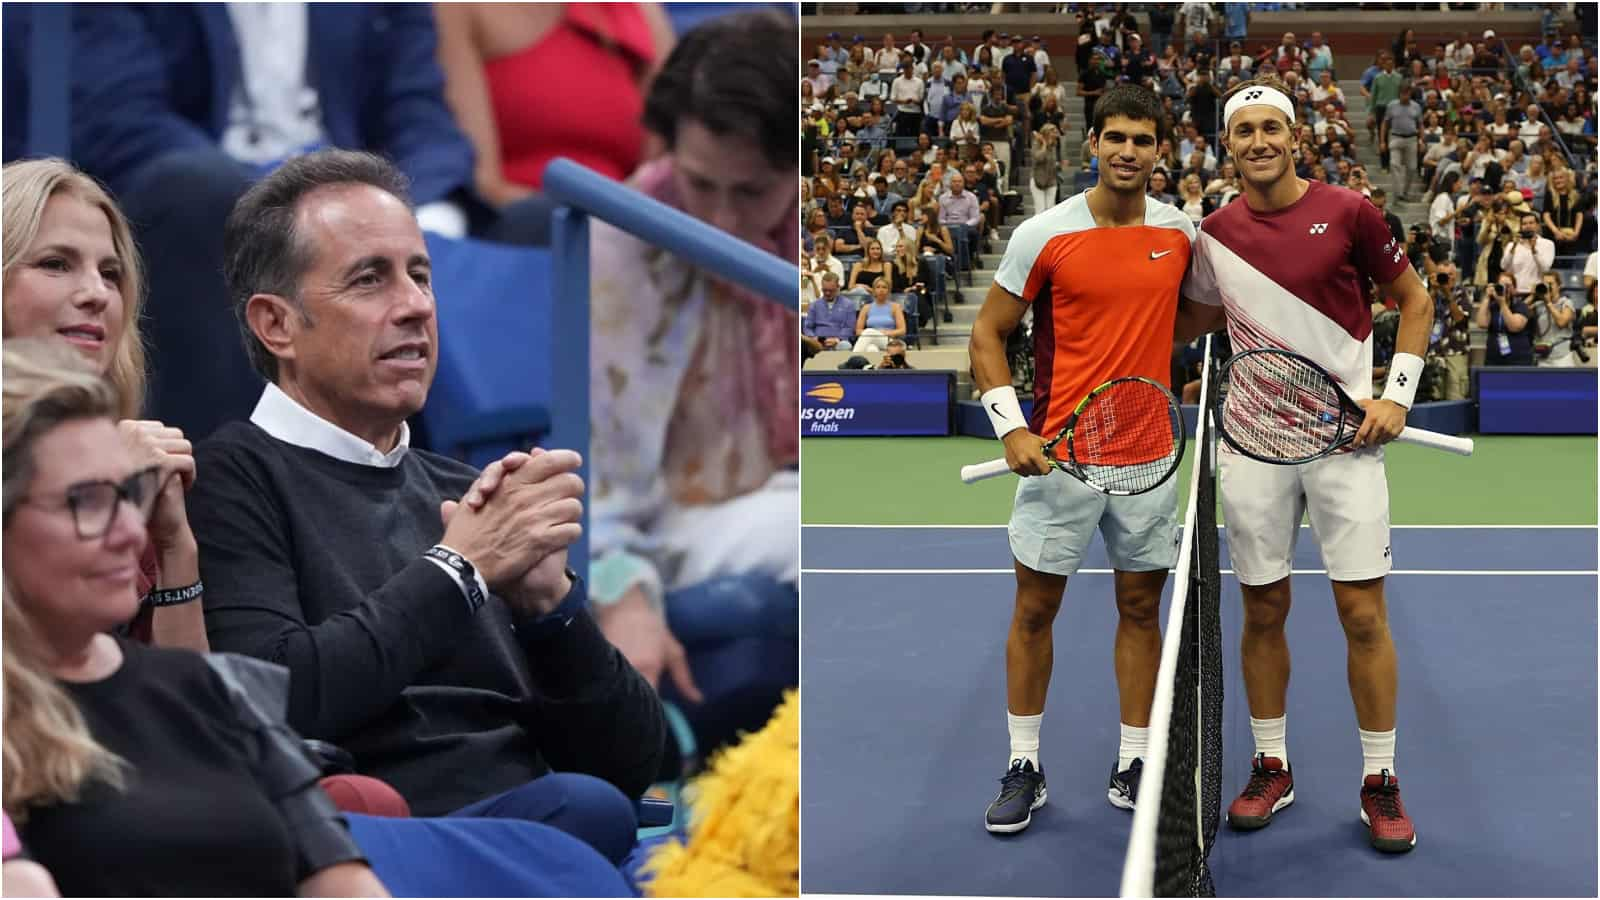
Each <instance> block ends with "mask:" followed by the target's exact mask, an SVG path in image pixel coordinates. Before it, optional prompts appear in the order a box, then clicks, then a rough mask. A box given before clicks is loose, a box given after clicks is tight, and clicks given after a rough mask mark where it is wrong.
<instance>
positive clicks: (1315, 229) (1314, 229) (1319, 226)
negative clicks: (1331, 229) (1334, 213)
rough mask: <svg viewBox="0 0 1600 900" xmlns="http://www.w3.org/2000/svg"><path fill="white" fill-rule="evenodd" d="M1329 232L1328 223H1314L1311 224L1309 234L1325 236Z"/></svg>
mask: <svg viewBox="0 0 1600 900" xmlns="http://www.w3.org/2000/svg"><path fill="white" fill-rule="evenodd" d="M1327 230H1328V223H1327V222H1313V223H1312V224H1311V228H1309V229H1308V233H1310V234H1323V233H1324V232H1326V231H1327Z"/></svg>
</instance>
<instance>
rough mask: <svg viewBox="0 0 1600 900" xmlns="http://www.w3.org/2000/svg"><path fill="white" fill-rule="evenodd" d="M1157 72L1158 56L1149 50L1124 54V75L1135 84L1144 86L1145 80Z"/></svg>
mask: <svg viewBox="0 0 1600 900" xmlns="http://www.w3.org/2000/svg"><path fill="white" fill-rule="evenodd" d="M1155 71H1156V56H1155V54H1154V53H1151V52H1150V51H1149V50H1140V51H1139V52H1138V53H1134V52H1131V51H1130V52H1128V53H1124V54H1122V75H1123V77H1124V78H1126V79H1128V80H1129V81H1131V82H1133V83H1134V84H1144V80H1145V79H1146V78H1149V77H1150V76H1151V75H1154V74H1155Z"/></svg>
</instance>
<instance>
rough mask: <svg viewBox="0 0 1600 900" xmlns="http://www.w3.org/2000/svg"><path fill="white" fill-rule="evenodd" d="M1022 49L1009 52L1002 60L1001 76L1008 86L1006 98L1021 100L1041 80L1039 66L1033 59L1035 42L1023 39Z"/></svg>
mask: <svg viewBox="0 0 1600 900" xmlns="http://www.w3.org/2000/svg"><path fill="white" fill-rule="evenodd" d="M1021 45H1022V46H1021V49H1020V50H1018V51H1017V52H1014V53H1009V54H1007V55H1006V57H1005V58H1004V59H1002V60H1001V61H1000V73H1001V78H1002V80H1003V81H1004V83H1005V86H1006V94H1005V96H1006V99H1007V100H1008V101H1018V102H1020V101H1019V99H1018V98H1025V97H1027V96H1028V95H1029V94H1030V93H1032V92H1033V86H1034V85H1035V84H1037V83H1038V82H1039V67H1038V65H1037V64H1036V63H1035V62H1034V60H1033V43H1032V42H1031V41H1028V40H1022V41H1021Z"/></svg>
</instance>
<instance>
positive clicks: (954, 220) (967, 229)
mask: <svg viewBox="0 0 1600 900" xmlns="http://www.w3.org/2000/svg"><path fill="white" fill-rule="evenodd" d="M939 222H940V224H942V225H944V226H945V227H946V228H948V229H950V234H951V235H952V236H953V237H954V238H955V241H956V266H957V267H958V268H959V269H960V270H961V271H969V270H971V269H975V268H981V265H979V263H980V262H981V260H976V259H975V257H976V256H977V252H978V242H979V241H980V240H981V239H982V237H983V232H982V227H983V212H982V210H981V209H980V208H979V205H978V198H977V196H976V195H975V194H973V193H972V192H971V191H969V190H967V189H966V178H965V177H963V176H962V175H961V173H959V172H957V173H955V174H953V175H951V176H950V191H949V192H948V193H946V194H945V195H944V196H942V197H940V198H939Z"/></svg>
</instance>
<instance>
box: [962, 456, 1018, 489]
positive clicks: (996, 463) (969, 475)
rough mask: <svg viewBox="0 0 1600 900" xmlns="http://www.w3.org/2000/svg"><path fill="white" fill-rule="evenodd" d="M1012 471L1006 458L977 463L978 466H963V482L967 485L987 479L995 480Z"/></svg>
mask: <svg viewBox="0 0 1600 900" xmlns="http://www.w3.org/2000/svg"><path fill="white" fill-rule="evenodd" d="M1010 471H1011V464H1010V463H1008V462H1006V461H1005V459H1004V457H1002V458H1000V459H991V460H989V461H988V462H983V463H977V464H976V465H971V466H962V467H961V481H962V482H963V483H965V484H972V483H973V482H974V481H983V480H984V479H985V478H995V477H997V476H1000V475H1005V474H1006V473H1008V472H1010Z"/></svg>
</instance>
